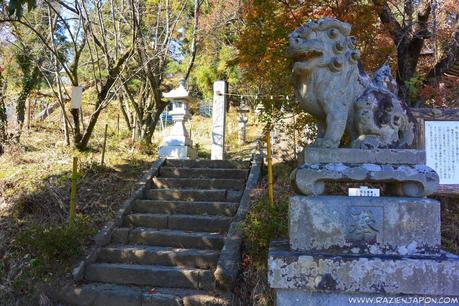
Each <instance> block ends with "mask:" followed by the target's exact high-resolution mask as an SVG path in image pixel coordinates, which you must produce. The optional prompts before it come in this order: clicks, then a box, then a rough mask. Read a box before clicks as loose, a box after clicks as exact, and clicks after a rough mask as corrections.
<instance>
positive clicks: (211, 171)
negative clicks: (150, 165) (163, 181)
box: [159, 167, 249, 180]
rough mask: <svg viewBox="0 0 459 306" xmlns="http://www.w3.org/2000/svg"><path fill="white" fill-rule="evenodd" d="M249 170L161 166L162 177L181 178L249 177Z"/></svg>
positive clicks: (160, 174)
mask: <svg viewBox="0 0 459 306" xmlns="http://www.w3.org/2000/svg"><path fill="white" fill-rule="evenodd" d="M248 174H249V171H248V170H244V169H219V168H176V167H161V168H160V169H159V176H160V177H170V178H172V177H179V178H219V179H220V178H224V179H243V180H245V179H246V178H247V175H248Z"/></svg>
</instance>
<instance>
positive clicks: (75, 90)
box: [72, 86, 83, 109]
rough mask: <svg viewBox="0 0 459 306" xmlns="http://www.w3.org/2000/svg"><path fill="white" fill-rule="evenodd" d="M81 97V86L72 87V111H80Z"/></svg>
mask: <svg viewBox="0 0 459 306" xmlns="http://www.w3.org/2000/svg"><path fill="white" fill-rule="evenodd" d="M82 95H83V87H81V86H73V87H72V108H73V109H80V107H81V97H82Z"/></svg>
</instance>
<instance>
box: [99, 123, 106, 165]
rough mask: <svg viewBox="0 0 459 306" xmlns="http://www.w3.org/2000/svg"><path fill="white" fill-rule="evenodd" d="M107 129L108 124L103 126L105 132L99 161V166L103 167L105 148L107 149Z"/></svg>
mask: <svg viewBox="0 0 459 306" xmlns="http://www.w3.org/2000/svg"><path fill="white" fill-rule="evenodd" d="M107 129H108V123H107V124H105V132H104V145H103V147H102V158H101V160H100V165H101V166H103V165H104V159H105V148H106V147H107Z"/></svg>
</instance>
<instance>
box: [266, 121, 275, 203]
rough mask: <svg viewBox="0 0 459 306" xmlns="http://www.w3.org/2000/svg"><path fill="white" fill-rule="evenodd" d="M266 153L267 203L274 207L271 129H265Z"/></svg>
mask: <svg viewBox="0 0 459 306" xmlns="http://www.w3.org/2000/svg"><path fill="white" fill-rule="evenodd" d="M266 151H267V152H266V153H267V155H268V156H267V159H268V198H269V205H270V206H271V207H274V194H273V162H272V148H271V131H270V130H269V129H268V130H267V131H266Z"/></svg>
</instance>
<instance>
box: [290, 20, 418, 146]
mask: <svg viewBox="0 0 459 306" xmlns="http://www.w3.org/2000/svg"><path fill="white" fill-rule="evenodd" d="M350 33H351V26H350V24H348V23H345V22H341V21H339V20H336V19H331V18H324V19H320V20H318V21H311V22H308V23H306V24H304V25H302V26H301V27H300V28H298V29H296V30H295V31H293V32H292V33H291V34H290V35H289V48H288V51H289V57H290V58H291V59H292V83H293V85H294V88H295V95H296V97H297V99H298V101H299V104H300V106H301V107H302V108H303V109H304V110H305V111H306V112H308V113H310V114H311V115H312V116H313V117H315V118H316V119H317V122H318V138H317V139H316V141H315V143H314V144H313V145H314V146H317V147H327V148H336V147H339V145H340V143H341V139H342V137H343V134H344V132H345V131H346V132H347V134H348V135H349V138H350V141H351V144H352V146H353V147H355V148H363V149H373V148H408V147H410V146H411V145H412V143H413V140H414V120H413V119H412V116H411V115H410V113H409V110H408V108H407V107H406V106H405V104H404V103H403V102H402V101H400V100H399V99H398V97H397V95H396V91H397V85H396V83H395V81H394V80H393V78H392V76H391V72H390V69H389V67H388V66H386V65H385V66H383V67H382V68H380V69H379V70H378V71H377V72H376V73H375V74H374V75H373V78H372V79H371V78H370V77H369V76H368V75H367V74H366V73H365V72H364V71H363V67H362V65H361V63H360V53H359V51H358V50H357V49H356V47H355V43H356V42H355V38H354V37H352V36H350Z"/></svg>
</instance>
